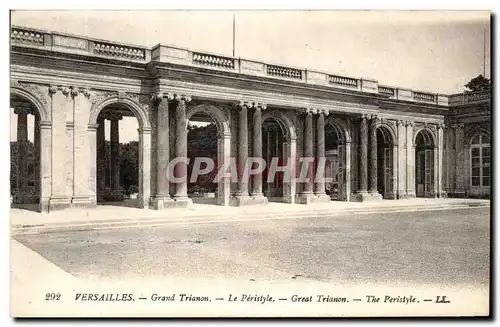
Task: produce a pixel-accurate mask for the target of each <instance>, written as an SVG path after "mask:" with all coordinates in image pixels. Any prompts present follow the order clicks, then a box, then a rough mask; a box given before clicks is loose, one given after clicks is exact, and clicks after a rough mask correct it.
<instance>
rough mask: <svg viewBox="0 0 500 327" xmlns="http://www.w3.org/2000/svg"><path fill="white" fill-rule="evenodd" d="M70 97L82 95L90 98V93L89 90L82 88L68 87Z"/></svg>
mask: <svg viewBox="0 0 500 327" xmlns="http://www.w3.org/2000/svg"><path fill="white" fill-rule="evenodd" d="M69 90H70V93H71V96H73V97H76V96H78V94H83V95H84V96H85V97H87V98H90V95H91V92H90V88H83V87H76V86H71V87H69Z"/></svg>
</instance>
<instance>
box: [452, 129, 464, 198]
mask: <svg viewBox="0 0 500 327" xmlns="http://www.w3.org/2000/svg"><path fill="white" fill-rule="evenodd" d="M453 127H454V129H455V151H456V152H455V156H456V165H455V191H454V193H455V195H458V196H465V188H464V182H465V181H464V162H465V153H464V127H465V125H464V124H461V123H459V124H455V125H454V126H453Z"/></svg>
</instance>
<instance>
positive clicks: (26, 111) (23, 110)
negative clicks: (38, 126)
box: [14, 107, 33, 115]
mask: <svg viewBox="0 0 500 327" xmlns="http://www.w3.org/2000/svg"><path fill="white" fill-rule="evenodd" d="M14 113H15V114H16V115H20V114H21V115H31V114H33V108H31V107H16V108H14Z"/></svg>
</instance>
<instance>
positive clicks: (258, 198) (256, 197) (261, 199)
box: [250, 193, 268, 204]
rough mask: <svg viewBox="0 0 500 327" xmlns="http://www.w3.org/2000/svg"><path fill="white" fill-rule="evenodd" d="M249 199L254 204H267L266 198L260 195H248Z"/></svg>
mask: <svg viewBox="0 0 500 327" xmlns="http://www.w3.org/2000/svg"><path fill="white" fill-rule="evenodd" d="M250 198H252V200H253V201H255V202H256V203H255V204H267V202H268V201H267V198H266V197H265V196H264V194H262V193H254V194H250Z"/></svg>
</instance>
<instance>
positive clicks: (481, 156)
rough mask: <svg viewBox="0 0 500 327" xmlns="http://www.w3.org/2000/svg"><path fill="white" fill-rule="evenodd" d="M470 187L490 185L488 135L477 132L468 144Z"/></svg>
mask: <svg viewBox="0 0 500 327" xmlns="http://www.w3.org/2000/svg"><path fill="white" fill-rule="evenodd" d="M470 162H471V174H470V183H471V187H473V188H477V187H489V186H490V176H491V175H490V172H491V170H490V137H489V136H487V135H485V134H478V135H476V136H474V137H473V138H472V140H471V145H470Z"/></svg>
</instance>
